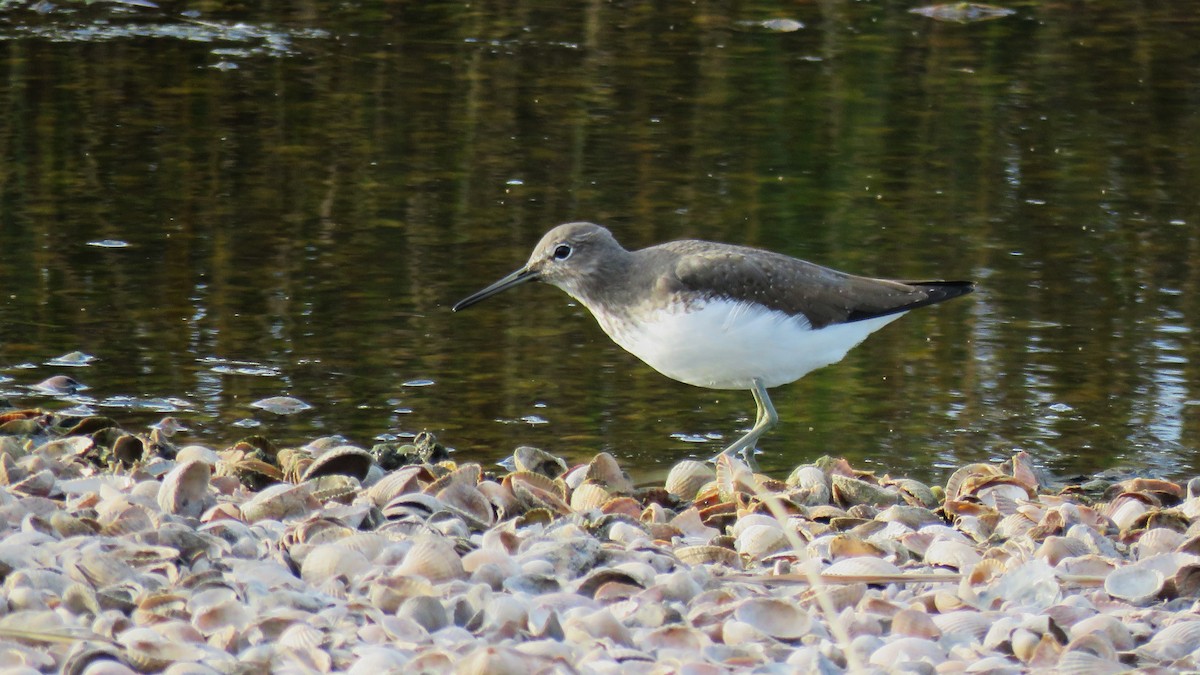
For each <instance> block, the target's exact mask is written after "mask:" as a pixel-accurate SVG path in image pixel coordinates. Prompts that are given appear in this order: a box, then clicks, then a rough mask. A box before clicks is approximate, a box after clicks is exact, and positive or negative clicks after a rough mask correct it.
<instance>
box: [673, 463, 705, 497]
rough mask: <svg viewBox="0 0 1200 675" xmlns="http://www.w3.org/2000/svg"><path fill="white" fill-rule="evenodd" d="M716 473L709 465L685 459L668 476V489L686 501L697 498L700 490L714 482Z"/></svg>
mask: <svg viewBox="0 0 1200 675" xmlns="http://www.w3.org/2000/svg"><path fill="white" fill-rule="evenodd" d="M714 478H716V473H715V472H714V471H713V470H712V467H710V466H709V465H708V464H705V463H704V462H698V461H696V460H694V459H685V460H683V461H681V462H677V463H676V464H675V466H672V467H671V471H670V473H668V474H667V481H666V488H667V491H668V492H670V493H671V494H673V495H675V496H677V497H679V498H680V499H682V500H684V501H690V500H692V499H694V498H695V497H696V493H698V492H699V491H700V488H702V487H704V486H705V485H707V484H708V483H710V482H712V481H713V479H714Z"/></svg>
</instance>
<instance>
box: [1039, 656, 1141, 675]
mask: <svg viewBox="0 0 1200 675" xmlns="http://www.w3.org/2000/svg"><path fill="white" fill-rule="evenodd" d="M1054 672H1055V673H1060V674H1061V675H1118V673H1127V672H1129V667H1128V666H1126V665H1125V664H1123V663H1121V662H1120V661H1117V660H1116V659H1105V658H1101V657H1098V656H1094V655H1092V654H1089V653H1087V652H1081V651H1067V652H1066V653H1065V654H1063V655H1062V657H1061V658H1059V659H1058V663H1057V664H1056V665H1055V667H1054Z"/></svg>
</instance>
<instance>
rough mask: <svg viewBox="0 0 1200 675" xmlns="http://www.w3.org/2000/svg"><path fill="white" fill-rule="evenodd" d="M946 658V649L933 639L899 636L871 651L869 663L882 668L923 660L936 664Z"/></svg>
mask: <svg viewBox="0 0 1200 675" xmlns="http://www.w3.org/2000/svg"><path fill="white" fill-rule="evenodd" d="M945 660H946V650H945V648H943V647H942V646H941V645H939V644H938V643H936V642H934V641H933V640H927V639H924V638H918V637H901V638H897V639H894V640H891V641H889V642H887V643H886V644H884V645H883V646H881V647H879V648H878V649H876V650H875V651H873V652H872V653H871V656H870V663H871V664H872V665H875V666H880V667H882V668H892V667H894V666H895V665H896V664H898V663H909V662H912V663H920V662H925V663H927V664H929V665H931V666H934V667H935V668H936V666H938V665H939V664H941V663H942V662H944V661H945Z"/></svg>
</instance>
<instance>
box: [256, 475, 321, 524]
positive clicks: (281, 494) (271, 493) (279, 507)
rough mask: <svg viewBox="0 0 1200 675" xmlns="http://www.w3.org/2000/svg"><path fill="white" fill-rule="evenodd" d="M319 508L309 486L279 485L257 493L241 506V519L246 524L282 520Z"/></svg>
mask: <svg viewBox="0 0 1200 675" xmlns="http://www.w3.org/2000/svg"><path fill="white" fill-rule="evenodd" d="M317 506H319V504H318V502H317V501H316V500H315V499H313V498H312V488H311V487H310V486H309V485H304V484H301V485H289V484H287V483H279V484H276V485H272V486H270V487H268V488H266V489H265V490H263V491H261V492H259V493H258V494H257V495H255V496H254V497H253V498H252V499H250V501H247V502H246V503H244V504H242V517H243V518H244V519H245V520H246V522H248V523H254V522H258V521H260V520H284V519H286V518H295V517H298V516H303V515H305V514H307V513H308V512H309V511H311V510H312V509H314V508H316V507H317Z"/></svg>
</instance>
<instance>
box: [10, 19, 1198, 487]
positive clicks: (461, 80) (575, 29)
mask: <svg viewBox="0 0 1200 675" xmlns="http://www.w3.org/2000/svg"><path fill="white" fill-rule="evenodd" d="M98 5H100V3H97V6H94V7H92V8H90V9H87V10H80V11H79V12H76V13H73V14H69V15H65V16H56V15H53V14H52V15H48V16H44V17H34V16H32V15H31V16H23V15H20V14H19V13H11V14H8V15H6V16H5V17H4V21H5V23H4V24H0V58H2V63H3V69H4V73H3V74H4V77H3V79H2V80H0V81H2V82H3V83H4V84H3V85H0V97H3V101H4V105H3V106H0V290H2V291H3V293H2V294H0V378H11V379H0V396H3V397H4V398H8V399H9V400H11V401H12V402H14V403H16V404H46V405H58V406H63V407H67V406H72V405H81V406H88V407H90V408H92V409H98V410H102V411H103V412H104V413H105V414H112V415H113V416H116V417H119V418H122V419H125V418H126V416H127V417H128V418H129V419H133V420H137V421H138V422H139V423H145V424H149V423H151V422H153V421H155V420H156V419H157V417H160V416H161V414H160V413H162V412H164V410H165V407H167V406H169V407H171V408H173V410H171V411H170V414H173V415H182V416H184V417H186V418H187V421H188V426H189V427H190V431H189V432H187V433H188V434H191V437H192V438H194V439H195V440H198V441H201V442H205V443H209V444H214V445H215V444H221V443H227V442H230V441H232V440H234V439H236V438H237V437H238V436H239V435H242V434H245V433H250V430H245V429H241V428H239V427H237V426H234V425H235V424H238V423H241V424H245V423H247V421H249V422H252V423H258V424H259V425H260V426H258V427H257V428H254V429H253V431H254V432H256V433H264V434H267V435H269V436H271V437H273V438H276V439H279V440H280V441H281V442H285V443H290V442H302V441H304V440H307V439H309V438H311V437H312V436H314V435H319V434H326V433H340V434H343V435H346V436H347V437H349V438H350V439H352V440H354V441H355V442H358V443H364V444H365V443H370V441H371V439H372V438H373V437H376V436H381V435H398V436H405V435H412V434H415V433H416V432H417V431H420V430H421V429H426V428H428V429H431V430H433V431H435V432H436V433H438V434H439V437H440V438H441V439H442V440H443V441H445V442H446V443H447V444H448V445H451V446H455V447H456V448H457V449H458V451H459V453H460V456H462V457H466V458H471V459H478V460H481V461H493V460H495V459H498V458H499V457H501V456H503V455H505V454H508V453H509V452H511V450H512V448H513V447H514V446H516V445H518V444H534V445H540V446H542V447H545V448H547V449H549V450H552V451H554V452H558V453H562V454H566V455H569V456H572V457H575V458H580V457H584V456H587V455H590V454H592V453H594V452H595V451H597V450H599V449H607V450H610V451H612V452H614V453H615V454H617V455H619V456H621V457H623V458H626V461H627V462H630V463H636V465H637V466H638V468H639V470H640V471H642V472H643V473H644V474H648V473H650V472H652V471H654V470H655V469H656V467H662V466H666V465H667V464H669V463H670V462H671V461H673V460H674V459H677V458H679V457H682V456H687V455H693V456H700V457H704V456H708V455H709V454H711V452H712V451H714V450H715V449H717V448H719V447H720V445H721V443H722V441H724V440H726V439H729V438H732V437H734V436H735V434H736V433H737V430H738V429H740V428H744V427H746V426H748V424H749V421H750V420H749V416H750V415H752V414H753V404H752V402H751V401H750V397H749V396H747V395H745V394H744V393H742V392H711V391H705V390H699V389H694V388H690V387H687V386H686V385H681V384H678V383H674V382H671V381H669V380H666V379H665V378H663V377H661V376H659V375H658V374H657V373H654V372H652V371H650V370H649V369H648V368H647V367H645V366H644V365H642V364H641V363H640V362H638V361H637V360H636V359H634V358H633V357H631V356H629V355H628V354H625V353H624V352H622V351H620V350H619V348H617V347H615V346H613V345H611V344H610V343H609V342H608V340H607V339H606V338H605V336H604V335H603V334H602V333H601V332H600V331H599V329H598V328H597V327H596V326H595V325H594V324H593V322H592V320H591V318H590V317H589V316H588V315H587V314H586V312H585V311H583V310H582V309H581V308H578V307H573V306H572V305H571V304H570V303H569V302H568V301H567V300H566V299H565V298H563V297H562V296H561V294H559V293H557V292H556V291H553V290H552V289H546V288H531V289H524V290H523V291H522V292H521V293H519V294H515V295H514V297H510V298H506V299H503V300H500V299H497V301H496V303H495V304H493V305H491V306H481V307H480V308H478V310H476V311H477V312H478V314H477V315H473V316H472V317H470V320H469V321H466V320H463V317H456V316H453V315H451V314H450V313H449V310H448V305H449V303H450V302H453V301H454V300H455V299H457V298H459V297H462V296H463V295H465V294H466V293H467V292H469V291H471V290H474V289H475V288H477V287H479V286H480V285H481V284H482V283H484V282H487V281H490V280H491V279H493V278H496V277H498V276H499V275H500V274H501V273H503V272H506V271H508V270H510V269H512V268H514V267H515V266H516V265H517V264H519V263H520V262H521V261H522V260H523V259H524V257H525V255H526V254H527V252H528V250H529V248H530V247H531V246H532V244H533V243H534V242H535V241H536V240H537V238H538V237H539V236H540V234H541V233H542V232H543V231H545V230H546V229H547V228H548V227H549V226H550V225H551V224H553V223H556V222H561V221H564V220H570V219H577V218H586V219H591V220H597V221H601V222H604V223H606V224H608V225H609V226H611V227H612V228H613V229H614V232H615V233H616V234H617V236H618V238H619V239H621V240H622V241H625V242H627V243H628V245H630V246H633V247H640V246H645V245H648V244H652V243H655V242H658V241H664V240H668V239H676V238H684V237H701V238H708V239H715V240H722V241H729V242H735V243H743V244H750V245H756V246H761V247H765V248H770V249H774V250H779V251H781V252H784V253H788V254H791V255H795V256H798V257H804V258H808V259H812V260H815V261H818V262H821V263H824V264H828V265H831V266H835V267H838V268H841V269H846V270H850V271H855V272H859V273H864V274H873V275H880V276H895V277H926V276H931V275H932V276H945V277H955V278H957V277H965V278H974V279H976V280H978V281H979V282H980V284H981V290H980V292H979V293H977V294H976V295H975V296H972V299H971V300H968V301H964V302H963V303H962V304H961V305H960V306H946V307H940V308H935V309H934V310H930V311H927V312H923V313H918V314H915V315H911V316H908V317H905V318H904V319H903V320H902V321H900V322H898V323H896V324H894V325H893V326H890V327H889V328H887V329H885V330H884V331H882V332H881V333H879V334H877V335H876V336H874V337H873V338H871V340H869V341H868V342H867V343H865V344H864V345H863V346H861V347H860V348H858V349H857V350H856V351H854V352H852V353H851V355H850V356H849V357H848V358H847V359H846V361H845V362H843V363H841V364H838V365H837V366H834V367H832V368H829V369H825V370H823V371H819V372H816V373H813V374H811V375H810V376H808V377H806V378H805V379H804V380H802V381H801V382H799V383H797V384H794V385H791V386H789V387H784V388H780V389H778V390H776V391H775V392H773V393H772V398H773V400H774V401H775V403H776V406H777V407H778V408H779V411H780V415H781V417H782V418H783V419H782V423H781V425H780V427H779V428H778V429H777V430H776V431H774V432H773V433H771V434H769V435H768V436H767V437H766V439H765V440H764V442H763V446H764V449H765V450H767V452H768V454H767V455H766V456H765V457H764V465H765V466H766V467H767V468H769V469H772V470H783V469H784V468H786V467H788V466H789V465H791V464H794V463H796V462H799V461H803V460H804V459H806V458H809V457H811V456H813V455H815V454H818V453H823V452H832V453H837V454H844V455H848V456H850V457H851V458H852V459H853V460H854V461H855V462H856V464H861V465H868V466H873V467H875V468H877V469H879V470H894V471H900V472H905V473H910V474H913V475H917V476H921V475H926V476H935V475H938V474H939V472H940V470H941V469H942V468H944V467H948V466H952V465H957V464H961V463H962V462H965V461H975V460H986V459H988V458H991V457H996V456H1003V455H1006V454H1007V453H1009V452H1010V451H1011V450H1013V449H1014V448H1022V449H1026V450H1029V451H1030V452H1031V453H1032V454H1033V455H1034V456H1035V457H1037V458H1038V459H1039V460H1040V461H1042V462H1044V463H1046V464H1048V465H1050V466H1051V467H1052V468H1054V469H1055V470H1057V471H1059V472H1062V473H1064V474H1071V473H1090V472H1092V471H1095V470H1097V469H1100V468H1105V467H1108V466H1112V465H1119V464H1126V465H1131V466H1143V467H1144V466H1149V467H1152V468H1154V469H1158V470H1162V471H1166V472H1170V473H1190V472H1193V471H1194V470H1195V459H1194V457H1193V455H1194V448H1196V446H1197V431H1196V428H1197V427H1196V423H1195V420H1196V413H1195V409H1196V405H1195V401H1196V400H1200V395H1197V394H1196V392H1195V390H1194V386H1193V384H1192V383H1193V382H1195V381H1196V377H1195V376H1194V373H1193V372H1192V370H1191V364H1192V363H1194V362H1195V355H1194V354H1192V352H1193V350H1194V349H1195V348H1194V347H1193V342H1194V341H1192V340H1188V339H1187V338H1188V336H1189V334H1190V333H1192V331H1193V329H1194V328H1195V326H1196V322H1197V318H1196V317H1197V311H1196V310H1197V308H1196V306H1195V300H1194V298H1197V297H1200V294H1198V293H1197V279H1198V273H1200V272H1198V270H1197V267H1196V265H1195V264H1194V263H1193V262H1192V261H1194V260H1196V259H1200V258H1198V256H1197V253H1200V251H1198V250H1197V249H1198V245H1197V237H1196V234H1195V223H1196V222H1198V221H1200V212H1198V211H1200V205H1198V204H1197V202H1196V200H1195V198H1194V186H1195V185H1196V184H1197V179H1198V178H1200V165H1198V163H1197V162H1198V160H1197V158H1198V157H1200V152H1198V151H1197V150H1198V148H1197V147H1196V143H1197V141H1196V140H1195V139H1197V138H1200V123H1198V122H1200V112H1197V111H1198V110H1200V107H1197V106H1196V105H1195V95H1194V94H1195V88H1194V86H1193V83H1194V82H1196V81H1198V80H1200V72H1198V71H1200V58H1198V57H1200V54H1197V52H1198V51H1200V46H1198V45H1200V40H1197V38H1198V37H1200V24H1198V20H1197V18H1196V17H1195V16H1193V13H1192V12H1190V11H1188V10H1187V9H1186V8H1184V7H1182V6H1180V7H1176V6H1172V5H1166V6H1162V7H1153V8H1145V7H1134V6H1130V5H1128V3H1121V2H1117V1H1116V0H1113V1H1112V2H1093V3H1090V4H1089V11H1088V12H1086V13H1081V12H1076V11H1073V10H1072V9H1071V8H1069V7H1066V6H1062V7H1059V6H1054V5H1047V6H1037V7H1028V8H1021V9H1020V11H1019V12H1018V13H1017V14H1015V15H1013V16H1008V17H1004V18H1001V19H997V20H994V21H989V22H985V23H979V24H968V25H958V24H946V23H939V22H936V21H932V20H929V19H927V18H926V17H922V16H918V15H914V14H912V13H910V12H908V11H907V9H906V8H901V7H892V6H887V5H883V4H875V3H839V2H833V3H818V4H816V5H807V6H797V7H795V8H792V10H791V11H794V13H793V14H792V15H790V16H780V14H779V8H778V7H777V6H775V5H766V4H761V3H750V4H742V5H738V6H736V7H727V6H710V5H699V6H692V5H689V6H679V7H674V6H672V7H657V6H643V5H631V6H621V5H612V4H608V3H599V2H583V3H576V4H568V5H565V6H555V7H554V8H551V7H548V6H542V5H539V4H536V3H534V4H530V3H515V4H509V5H503V6H495V5H489V6H481V5H477V4H472V5H460V4H453V3H415V4H411V5H403V6H396V5H394V4H392V3H365V4H362V3H360V4H358V5H355V6H353V7H351V6H346V7H343V8H341V9H329V8H326V7H325V6H324V5H321V6H317V5H311V4H309V3H298V4H296V5H294V6H290V7H289V8H286V9H282V10H280V9H269V10H268V9H262V10H259V9H252V10H247V9H245V8H243V7H241V6H235V5H229V6H225V5H221V4H219V3H218V4H209V5H205V7H204V9H203V10H202V11H201V12H199V13H198V14H191V15H188V16H179V15H176V14H172V13H171V12H172V11H174V10H170V9H164V10H161V11H158V12H153V11H151V10H138V9H133V10H130V9H125V10H121V11H122V13H121V14H119V15H110V14H105V13H104V12H107V11H110V10H108V9H103V8H100V7H99V6H98ZM267 12H276V13H270V14H268V13H267ZM784 19H786V20H789V21H792V22H795V23H796V24H797V25H799V26H800V27H797V28H796V29H795V30H787V31H782V30H763V29H760V28H756V27H757V26H766V25H767V24H765V23H763V22H767V21H776V20H784ZM98 21H107V22H108V23H107V24H98V23H97V22H98ZM201 22H202V23H205V24H209V25H211V26H217V27H221V30H223V31H225V32H224V34H220V35H214V36H212V37H211V39H210V40H209V41H207V42H206V41H203V40H198V39H193V37H188V36H189V35H191V36H194V35H195V34H196V33H194V32H193V33H188V34H186V35H184V34H180V35H174V34H171V30H174V29H170V28H169V27H172V26H175V27H177V29H178V30H181V31H182V30H185V29H186V30H192V31H196V30H200V29H199V28H198V26H201ZM89 25H97V26H103V31H101V32H102V33H103V39H100V38H96V39H92V38H89V37H84V36H83V35H82V34H81V33H79V32H78V30H79V28H80V27H81V26H89ZM788 25H789V26H791V25H792V24H788ZM237 26H241V27H242V28H241V29H238V30H244V33H234V32H233V30H234V28H235V27H237ZM205 30H216V29H212V28H206V29H205ZM53 34H56V35H59V36H74V37H73V39H71V40H62V41H59V40H57V39H56V38H54V37H51V35H53ZM99 34H100V33H97V35H99ZM273 35H274V36H281V37H278V39H275V41H274V42H272V38H271V36H273ZM246 36H251V37H246ZM272 44H283V48H282V49H281V50H276V49H273V48H272V47H271V46H270V45H272ZM229 50H234V51H229ZM239 50H241V51H239ZM256 50H257V51H256ZM222 63H232V64H235V65H236V66H237V67H236V68H228V67H216V66H219V65H220V64H222ZM105 242H109V243H105ZM111 242H123V243H124V244H126V245H125V246H120V247H119V246H116V245H114V244H112V243H111ZM76 351H78V352H82V353H84V354H89V355H93V356H95V357H96V360H95V361H94V362H91V363H89V364H88V365H86V366H85V367H66V366H62V365H61V364H56V365H53V366H52V365H46V364H47V362H48V361H50V360H51V359H54V358H56V357H58V356H60V355H64V354H68V353H70V352H76ZM67 371H69V372H67ZM59 374H69V375H71V376H73V377H77V379H79V380H80V381H82V382H84V383H85V384H87V385H89V387H90V389H88V390H87V391H86V392H83V394H84V397H82V398H79V399H78V400H72V399H71V398H70V397H69V396H62V397H61V398H59V399H54V398H46V396H47V395H44V394H35V393H34V392H32V391H31V390H29V389H28V386H29V385H32V384H36V383H38V382H40V381H42V380H45V379H46V378H48V377H50V376H52V375H59ZM414 383H419V384H422V385H426V386H414ZM406 385H407V386H406ZM273 396H291V397H295V398H297V399H300V400H303V401H305V402H307V403H309V404H311V405H312V406H313V409H312V410H309V411H304V412H301V413H298V414H295V415H288V416H285V417H279V416H274V415H270V414H267V413H264V412H263V411H259V410H257V409H255V408H252V407H251V404H252V403H253V402H255V401H259V400H262V399H266V398H269V397H273ZM701 441H703V442H701Z"/></svg>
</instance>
